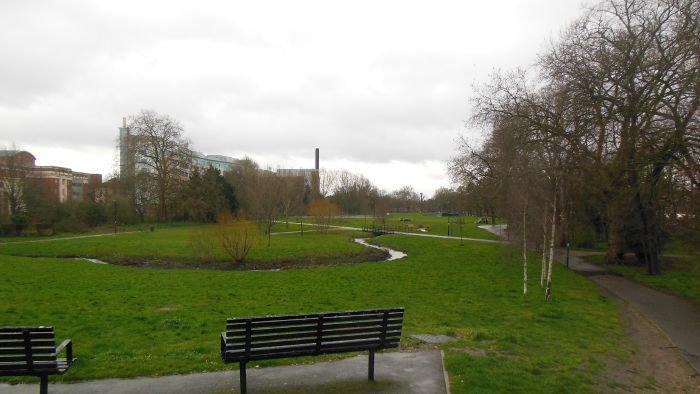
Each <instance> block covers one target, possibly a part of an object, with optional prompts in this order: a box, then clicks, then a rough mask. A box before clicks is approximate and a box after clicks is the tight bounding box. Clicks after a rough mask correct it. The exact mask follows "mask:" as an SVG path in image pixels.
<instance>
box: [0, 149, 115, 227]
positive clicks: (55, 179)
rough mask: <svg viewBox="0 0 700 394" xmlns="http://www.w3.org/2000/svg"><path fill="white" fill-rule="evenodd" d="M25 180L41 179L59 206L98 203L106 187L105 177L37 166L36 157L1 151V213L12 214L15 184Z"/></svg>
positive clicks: (19, 152)
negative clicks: (10, 194) (11, 194)
mask: <svg viewBox="0 0 700 394" xmlns="http://www.w3.org/2000/svg"><path fill="white" fill-rule="evenodd" d="M21 177H26V178H31V179H41V180H42V182H43V186H45V187H44V188H43V189H44V190H45V191H46V192H47V193H48V194H49V195H51V196H53V197H54V198H56V200H57V201H58V202H66V201H94V200H95V196H94V192H95V191H96V190H97V189H98V188H99V187H100V186H101V185H102V174H88V173H84V172H77V171H73V170H71V169H70V168H65V167H57V166H37V165H36V157H34V155H32V154H31V153H29V152H27V151H17V150H0V213H1V214H3V215H5V214H8V213H10V206H9V203H8V192H9V188H10V187H12V185H11V183H13V182H16V181H17V180H18V179H20V178H21Z"/></svg>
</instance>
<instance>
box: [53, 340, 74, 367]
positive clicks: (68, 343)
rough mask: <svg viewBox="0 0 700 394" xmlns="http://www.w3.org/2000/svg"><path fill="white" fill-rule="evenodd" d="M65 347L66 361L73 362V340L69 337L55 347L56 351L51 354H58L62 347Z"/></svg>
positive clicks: (69, 363)
mask: <svg viewBox="0 0 700 394" xmlns="http://www.w3.org/2000/svg"><path fill="white" fill-rule="evenodd" d="M64 348H65V349H66V360H67V361H68V365H71V364H73V362H74V361H75V359H73V341H72V340H70V339H66V340H65V341H63V342H62V343H61V344H60V345H58V347H57V348H56V352H55V353H54V354H53V355H54V356H58V353H60V352H61V351H62V350H63V349H64Z"/></svg>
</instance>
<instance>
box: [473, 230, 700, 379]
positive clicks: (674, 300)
mask: <svg viewBox="0 0 700 394" xmlns="http://www.w3.org/2000/svg"><path fill="white" fill-rule="evenodd" d="M480 227H481V228H483V229H485V230H488V231H490V232H492V233H493V234H496V235H499V236H502V237H504V238H505V225H496V226H480ZM585 255H590V253H589V252H578V251H571V253H570V256H569V267H570V269H572V270H573V271H576V272H578V273H581V274H582V275H584V276H586V277H588V279H590V280H591V281H592V282H594V283H596V284H597V285H598V286H600V287H602V288H604V289H605V290H607V291H609V292H610V293H612V294H613V295H615V296H616V297H618V298H620V299H622V300H624V301H626V302H628V303H629V304H631V305H633V306H635V307H636V308H637V309H639V310H640V311H642V313H643V314H644V315H645V316H646V317H647V318H648V319H650V320H651V321H652V322H654V324H656V325H657V326H658V327H659V328H660V329H661V330H662V331H664V332H665V333H666V335H667V336H668V337H669V339H670V340H671V342H673V343H674V344H675V345H676V346H677V347H678V350H679V351H680V352H681V354H683V355H684V356H685V357H686V359H687V360H688V362H689V363H690V365H691V366H692V367H693V368H694V369H695V371H696V372H698V371H700V307H698V305H696V304H694V303H692V302H690V301H688V300H685V299H683V298H681V297H678V296H675V295H671V294H668V293H664V292H662V291H659V290H656V289H652V288H650V287H646V286H644V285H641V284H639V283H637V282H635V281H633V280H630V279H627V278H625V277H622V276H620V275H619V274H611V273H610V272H609V271H606V270H605V269H603V268H601V267H599V266H597V265H595V264H591V263H588V262H586V261H584V260H583V258H582V257H583V256H585ZM554 260H555V261H556V262H558V263H560V264H562V265H566V251H565V250H555V252H554Z"/></svg>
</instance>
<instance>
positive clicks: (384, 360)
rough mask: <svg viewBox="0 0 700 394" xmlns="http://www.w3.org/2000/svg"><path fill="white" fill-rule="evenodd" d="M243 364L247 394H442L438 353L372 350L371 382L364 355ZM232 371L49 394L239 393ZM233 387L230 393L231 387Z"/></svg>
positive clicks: (25, 389)
mask: <svg viewBox="0 0 700 394" xmlns="http://www.w3.org/2000/svg"><path fill="white" fill-rule="evenodd" d="M253 365H255V363H250V364H248V369H247V371H248V376H247V383H248V392H250V393H261V392H264V393H270V392H272V393H275V392H278V393H279V392H284V393H440V394H443V393H446V392H447V388H446V383H445V377H444V372H443V367H442V353H441V352H440V351H439V350H429V351H421V352H413V353H403V352H388V353H377V354H376V355H375V361H374V382H370V381H368V380H367V355H360V356H356V357H352V358H347V359H343V360H338V361H332V362H319V363H315V364H306V365H290V366H281V367H268V368H254V367H253ZM234 367H235V368H234V370H232V371H222V372H206V373H194V374H189V375H172V376H161V377H140V378H134V379H103V380H95V381H88V382H81V383H73V384H68V383H49V392H50V393H54V394H64V393H65V394H67V393H71V394H127V393H128V394H131V393H134V394H142V393H153V394H161V393H162V394H166V393H167V394H170V393H174V394H178V393H182V394H185V393H187V394H190V393H230V392H238V390H239V389H240V386H239V382H238V364H234ZM234 390H235V391H234ZM38 391H39V385H38V384H20V385H15V386H11V385H7V384H0V394H25V393H26V394H36V393H37V392H38Z"/></svg>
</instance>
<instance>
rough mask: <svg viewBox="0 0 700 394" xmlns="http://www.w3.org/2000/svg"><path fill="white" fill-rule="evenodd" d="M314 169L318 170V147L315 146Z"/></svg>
mask: <svg viewBox="0 0 700 394" xmlns="http://www.w3.org/2000/svg"><path fill="white" fill-rule="evenodd" d="M316 170H318V148H316Z"/></svg>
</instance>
